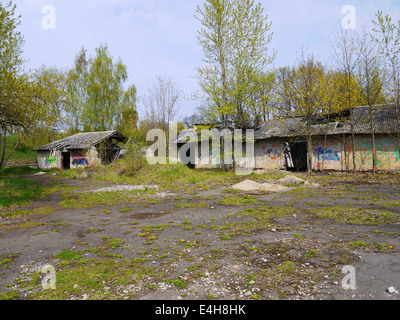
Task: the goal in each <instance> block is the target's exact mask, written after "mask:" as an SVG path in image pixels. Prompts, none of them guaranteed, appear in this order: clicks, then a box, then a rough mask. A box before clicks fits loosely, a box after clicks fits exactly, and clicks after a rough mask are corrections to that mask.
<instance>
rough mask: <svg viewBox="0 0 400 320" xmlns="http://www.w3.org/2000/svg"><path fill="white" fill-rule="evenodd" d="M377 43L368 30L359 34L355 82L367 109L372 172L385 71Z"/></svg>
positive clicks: (374, 163) (375, 160)
mask: <svg viewBox="0 0 400 320" xmlns="http://www.w3.org/2000/svg"><path fill="white" fill-rule="evenodd" d="M377 44H378V43H377V42H376V41H373V38H372V37H371V36H370V34H369V33H368V31H367V30H366V29H364V30H363V32H362V34H361V35H360V45H359V51H358V55H359V65H358V68H357V83H358V86H359V88H360V93H361V99H362V102H363V104H365V105H366V106H368V109H369V117H368V118H369V119H368V118H366V119H365V121H368V122H369V125H370V126H371V140H372V171H373V174H375V173H376V169H377V168H376V167H377V164H376V162H377V159H376V158H377V155H376V143H375V111H376V109H377V108H378V106H377V105H379V104H381V103H383V102H385V98H384V95H383V91H384V87H385V84H384V75H385V73H386V72H385V68H384V64H383V63H382V61H383V59H382V55H381V54H380V52H379V47H378V46H377Z"/></svg>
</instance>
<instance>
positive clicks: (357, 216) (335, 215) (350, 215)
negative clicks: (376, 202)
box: [308, 206, 400, 225]
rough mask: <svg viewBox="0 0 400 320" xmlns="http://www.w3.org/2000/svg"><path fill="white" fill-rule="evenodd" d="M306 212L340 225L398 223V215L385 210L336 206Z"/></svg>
mask: <svg viewBox="0 0 400 320" xmlns="http://www.w3.org/2000/svg"><path fill="white" fill-rule="evenodd" d="M308 211H309V212H310V213H312V214H314V215H316V216H317V217H319V218H323V219H334V220H335V221H336V222H338V223H342V224H346V223H349V224H364V225H382V224H394V223H397V222H400V216H399V215H398V214H395V213H393V212H391V211H386V210H376V209H364V208H357V207H339V206H336V207H326V208H321V209H310V210H308Z"/></svg>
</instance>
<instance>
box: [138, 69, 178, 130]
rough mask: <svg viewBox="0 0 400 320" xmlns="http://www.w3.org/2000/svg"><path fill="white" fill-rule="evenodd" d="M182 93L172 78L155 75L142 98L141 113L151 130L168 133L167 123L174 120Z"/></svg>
mask: <svg viewBox="0 0 400 320" xmlns="http://www.w3.org/2000/svg"><path fill="white" fill-rule="evenodd" d="M182 99H183V91H182V90H181V89H180V87H179V86H178V84H177V83H176V82H175V81H174V80H173V79H172V77H164V76H160V75H156V76H155V77H154V78H153V79H152V83H151V85H150V86H149V87H148V88H147V94H146V95H144V97H143V110H142V111H143V113H144V117H145V119H146V120H147V121H148V122H150V124H151V126H152V127H153V128H160V129H162V130H164V131H165V132H167V131H168V128H169V123H170V122H171V121H173V120H176V117H177V115H178V112H179V104H180V102H181V100H182Z"/></svg>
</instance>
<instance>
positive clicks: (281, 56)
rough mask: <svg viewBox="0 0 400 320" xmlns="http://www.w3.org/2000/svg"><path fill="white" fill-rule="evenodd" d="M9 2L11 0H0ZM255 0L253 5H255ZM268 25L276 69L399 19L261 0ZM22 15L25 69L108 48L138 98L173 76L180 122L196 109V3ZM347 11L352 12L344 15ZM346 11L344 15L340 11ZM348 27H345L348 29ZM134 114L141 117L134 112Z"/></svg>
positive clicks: (64, 3) (59, 7) (390, 7)
mask: <svg viewBox="0 0 400 320" xmlns="http://www.w3.org/2000/svg"><path fill="white" fill-rule="evenodd" d="M0 1H1V2H2V3H8V1H9V0H0ZM257 2H258V1H257V0H256V3H257ZM259 2H261V4H262V6H263V8H264V12H265V13H266V14H267V15H268V18H269V20H270V21H271V22H272V31H273V33H274V35H273V39H272V41H271V43H270V48H271V50H272V49H274V50H275V51H276V52H277V56H276V60H275V61H274V65H273V66H271V67H282V66H287V65H293V64H294V63H295V61H296V58H297V57H298V56H299V52H300V51H301V48H302V46H303V47H304V48H305V49H307V52H310V53H311V52H312V53H313V54H315V55H316V56H317V57H319V58H320V59H321V60H322V61H324V62H328V60H329V58H330V57H331V56H332V43H333V42H334V39H335V35H336V34H337V32H338V31H339V30H340V28H342V22H343V21H345V22H353V21H354V22H355V27H356V28H360V27H361V25H363V24H364V23H366V22H371V20H372V19H374V16H375V13H376V12H377V11H378V10H381V11H383V12H384V13H385V14H390V15H391V16H392V17H393V19H394V20H396V21H397V20H399V19H400V1H399V0H368V1H364V0H281V1H276V0H259ZM13 3H15V4H16V5H17V14H20V15H21V25H20V27H19V31H21V33H22V35H23V36H24V39H25V44H24V48H23V49H24V57H25V58H26V59H27V60H28V61H27V63H26V68H27V69H31V70H34V69H36V68H39V67H41V66H42V65H45V66H47V67H57V68H59V69H63V70H68V69H70V68H72V67H73V64H74V59H75V57H76V55H77V53H78V52H79V51H80V50H81V48H82V47H84V48H85V49H86V50H87V53H88V55H89V56H94V54H95V49H96V48H97V47H99V46H100V45H101V44H107V45H108V48H109V52H110V54H111V55H112V56H113V57H114V58H115V59H117V58H121V60H122V61H123V63H124V64H125V65H126V66H127V69H128V76H129V78H128V82H129V84H134V85H135V86H136V87H137V89H138V96H139V102H138V106H139V108H141V107H142V105H141V101H140V98H141V97H142V96H143V95H144V94H145V93H146V90H147V88H148V86H149V85H150V83H151V80H152V78H153V77H154V76H155V75H160V76H164V77H172V78H173V79H174V81H175V82H176V83H177V84H178V85H179V86H180V88H181V89H182V91H183V92H184V94H185V99H184V100H183V101H182V102H181V105H180V112H179V115H180V117H179V118H180V119H177V120H181V119H182V117H183V116H185V115H190V114H192V113H193V112H194V111H195V108H196V106H197V105H198V102H196V101H194V100H193V99H192V93H193V92H195V91H196V90H198V89H199V88H198V85H197V81H196V79H195V78H194V76H195V74H196V68H197V67H200V66H202V58H203V53H202V50H201V47H200V45H199V43H198V40H197V37H196V36H197V31H198V30H199V29H200V22H199V21H198V20H197V19H196V18H195V15H196V8H197V6H202V5H203V3H204V1H202V0H13ZM345 6H351V7H352V8H353V9H354V11H348V10H344V9H346V8H347V7H345ZM343 10H344V11H343ZM348 26H351V25H348ZM139 115H140V113H139Z"/></svg>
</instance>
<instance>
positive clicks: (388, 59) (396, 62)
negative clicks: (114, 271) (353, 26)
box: [373, 11, 400, 145]
mask: <svg viewBox="0 0 400 320" xmlns="http://www.w3.org/2000/svg"><path fill="white" fill-rule="evenodd" d="M392 20H393V19H392V17H391V16H390V15H388V14H387V15H383V12H382V11H378V12H377V13H376V20H373V24H374V25H375V28H374V29H373V31H374V33H373V38H374V40H375V41H376V42H377V44H378V45H379V48H380V51H381V52H380V53H381V54H382V57H383V61H384V62H385V63H386V65H387V69H388V70H389V72H388V73H387V78H388V83H387V86H386V87H387V88H386V89H387V90H386V92H387V93H388V99H389V101H390V102H391V103H394V105H395V110H396V119H397V144H398V145H400V20H398V21H397V23H396V22H393V21H392Z"/></svg>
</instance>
